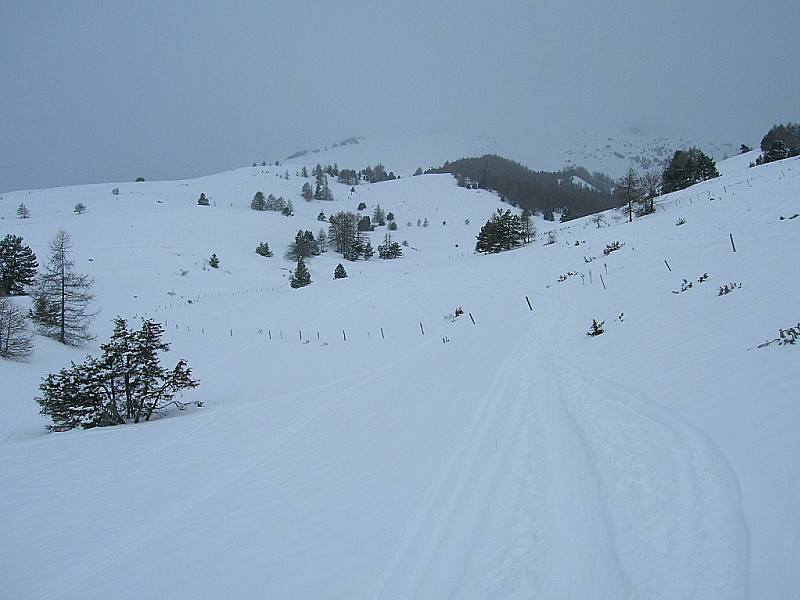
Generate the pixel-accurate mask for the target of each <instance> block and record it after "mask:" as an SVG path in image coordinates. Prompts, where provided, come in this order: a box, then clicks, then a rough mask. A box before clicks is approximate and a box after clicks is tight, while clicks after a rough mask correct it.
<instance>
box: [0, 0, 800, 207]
mask: <svg viewBox="0 0 800 600" xmlns="http://www.w3.org/2000/svg"><path fill="white" fill-rule="evenodd" d="M799 29H800V9H799V8H798V6H797V2H796V0H791V1H789V0H772V1H770V2H753V1H752V0H730V1H728V2H719V1H717V2H706V1H704V0H693V1H691V2H689V1H686V0H671V1H669V2H642V1H641V0H614V1H611V0H607V1H606V0H591V1H590V0H586V1H576V0H558V1H556V0H536V1H534V0H516V1H511V0H499V1H498V0H495V1H493V2H486V1H483V2H473V1H471V0H461V1H458V2H450V1H437V0H426V1H418V0H410V1H406V2H398V3H392V4H390V3H383V2H380V1H378V0H372V1H371V2H362V1H355V0H353V1H336V0H329V1H311V0H290V1H283V0H280V1H270V0H264V1H261V2H223V1H219V2H202V1H198V2H178V1H171V0H158V1H149V2H144V1H138V2H134V1H125V0H123V1H121V2H99V1H97V2H71V1H69V0H61V1H52V2H46V1H44V2H31V1H28V0H21V1H16V0H0V192H2V191H10V190H14V189H29V188H39V187H52V186H58V185H70V184H77V183H92V182H113V181H129V180H131V179H134V178H135V177H137V176H143V177H145V178H147V179H148V180H151V179H178V178H187V177H195V176H199V175H206V174H210V173H214V172H218V171H222V170H226V169H230V168H233V167H238V166H245V165H248V164H252V163H253V162H254V161H258V162H260V161H262V160H267V161H269V162H272V161H274V160H275V159H280V158H283V157H285V156H287V155H288V154H290V153H292V152H294V151H296V150H300V149H304V148H315V147H320V146H325V145H329V144H332V143H333V142H337V141H339V140H341V139H343V138H346V137H349V136H354V135H359V136H367V137H369V136H378V135H381V136H385V135H392V134H395V133H416V132H429V131H438V130H441V131H447V130H452V129H453V128H456V127H458V128H467V129H470V130H475V131H476V132H478V133H482V134H488V135H492V136H493V137H495V138H497V137H502V136H515V137H518V138H522V139H524V138H530V139H532V140H535V139H536V137H537V131H539V130H540V129H541V128H545V127H546V128H548V129H549V130H552V129H553V128H566V129H569V130H570V131H574V130H577V129H589V130H592V131H596V132H598V133H603V132H606V131H609V130H613V129H617V130H619V129H622V128H626V127H630V126H636V127H646V128H653V129H657V130H659V131H675V132H677V133H679V134H681V135H692V136H697V137H702V136H709V137H713V138H714V139H716V140H718V141H728V142H732V143H736V144H737V145H738V144H739V143H742V142H747V143H750V144H751V145H754V144H757V143H758V142H759V140H760V139H761V136H762V135H763V134H764V133H766V131H767V130H768V129H769V127H770V126H771V125H773V124H774V123H780V122H789V121H792V122H797V121H800V103H798V99H800V69H798V63H800V60H798V59H800V49H798V48H800V46H798V36H797V33H798V30H799ZM532 143H533V142H532ZM453 158H457V157H453ZM512 158H513V157H512ZM377 160H380V158H379V157H376V161H377ZM356 166H358V165H356ZM528 166H530V167H532V168H536V165H528Z"/></svg>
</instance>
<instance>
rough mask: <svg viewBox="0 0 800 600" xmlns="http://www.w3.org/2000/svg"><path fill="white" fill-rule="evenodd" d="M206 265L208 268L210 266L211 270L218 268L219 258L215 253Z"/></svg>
mask: <svg viewBox="0 0 800 600" xmlns="http://www.w3.org/2000/svg"><path fill="white" fill-rule="evenodd" d="M208 264H209V266H211V268H212V269H218V268H219V257H218V256H217V255H216V253H214V254H212V255H211V257H210V258H209V259H208Z"/></svg>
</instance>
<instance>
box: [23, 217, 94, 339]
mask: <svg viewBox="0 0 800 600" xmlns="http://www.w3.org/2000/svg"><path fill="white" fill-rule="evenodd" d="M71 250H72V239H71V238H70V236H69V234H68V233H67V232H66V231H64V230H63V229H59V230H58V233H56V235H55V237H54V238H53V240H52V241H51V242H50V257H49V259H48V262H47V265H46V266H45V269H44V271H43V272H42V273H41V274H40V275H39V278H38V280H37V283H36V290H35V292H34V294H33V306H34V308H33V311H32V315H31V316H32V317H33V320H34V321H35V322H36V325H37V328H38V329H39V331H40V333H42V335H46V336H48V337H52V338H54V339H56V340H58V341H59V342H61V343H62V344H68V345H70V346H78V345H80V344H82V343H85V342H88V341H90V340H93V339H94V336H92V335H91V332H90V331H89V325H90V324H91V321H92V319H93V318H94V316H95V315H96V314H97V313H96V312H90V311H89V304H90V303H91V302H92V300H93V299H94V295H93V294H92V293H91V292H90V290H91V287H92V284H93V283H94V281H93V280H92V278H91V277H89V276H88V275H81V274H78V273H75V271H74V267H75V263H74V262H73V261H72V260H71V259H70V252H71Z"/></svg>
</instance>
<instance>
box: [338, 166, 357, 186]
mask: <svg viewBox="0 0 800 600" xmlns="http://www.w3.org/2000/svg"><path fill="white" fill-rule="evenodd" d="M337 181H338V182H339V183H343V184H344V185H349V186H353V185H358V173H356V171H355V169H342V170H341V171H339V175H338V177H337Z"/></svg>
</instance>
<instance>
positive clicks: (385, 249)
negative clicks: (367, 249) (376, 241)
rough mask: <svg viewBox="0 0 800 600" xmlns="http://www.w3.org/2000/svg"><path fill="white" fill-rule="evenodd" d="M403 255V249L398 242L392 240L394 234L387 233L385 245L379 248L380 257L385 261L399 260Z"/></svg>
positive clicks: (384, 240) (384, 239)
mask: <svg viewBox="0 0 800 600" xmlns="http://www.w3.org/2000/svg"><path fill="white" fill-rule="evenodd" d="M402 255H403V249H402V247H401V246H400V244H398V243H397V242H395V241H393V240H392V234H390V233H388V232H387V233H386V236H384V238H383V244H381V245H379V246H378V256H379V257H380V258H383V259H393V258H398V257H400V256H402Z"/></svg>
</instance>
